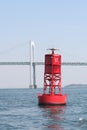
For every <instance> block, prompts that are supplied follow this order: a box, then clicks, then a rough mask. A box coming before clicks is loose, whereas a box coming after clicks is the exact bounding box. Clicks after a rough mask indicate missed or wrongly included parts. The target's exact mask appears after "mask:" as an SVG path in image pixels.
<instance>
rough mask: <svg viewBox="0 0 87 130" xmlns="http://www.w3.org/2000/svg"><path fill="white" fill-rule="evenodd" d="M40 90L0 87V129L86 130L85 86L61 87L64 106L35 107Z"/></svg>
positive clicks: (86, 102) (86, 91)
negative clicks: (65, 100)
mask: <svg viewBox="0 0 87 130" xmlns="http://www.w3.org/2000/svg"><path fill="white" fill-rule="evenodd" d="M40 92H42V89H41V88H40V89H39V88H38V89H0V130H87V87H84V86H69V87H65V88H63V93H67V94H68V100H67V105H66V106H45V107H40V106H38V100H37V94H38V93H40Z"/></svg>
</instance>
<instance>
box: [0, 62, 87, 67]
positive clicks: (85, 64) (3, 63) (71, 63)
mask: <svg viewBox="0 0 87 130" xmlns="http://www.w3.org/2000/svg"><path fill="white" fill-rule="evenodd" d="M0 65H30V62H0ZM32 65H33V66H35V65H44V62H33V63H32ZM62 65H64V66H87V62H62Z"/></svg>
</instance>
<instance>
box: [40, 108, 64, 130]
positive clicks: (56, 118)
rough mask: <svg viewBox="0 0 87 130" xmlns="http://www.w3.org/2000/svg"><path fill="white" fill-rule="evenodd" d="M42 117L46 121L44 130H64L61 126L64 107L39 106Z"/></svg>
mask: <svg viewBox="0 0 87 130" xmlns="http://www.w3.org/2000/svg"><path fill="white" fill-rule="evenodd" d="M40 108H41V109H42V113H43V114H42V115H43V117H44V118H45V119H47V120H46V122H45V124H44V126H45V128H48V129H52V130H64V128H63V127H62V126H61V122H62V121H63V117H62V116H63V114H64V113H65V108H66V106H40Z"/></svg>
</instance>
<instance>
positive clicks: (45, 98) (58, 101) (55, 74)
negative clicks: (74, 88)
mask: <svg viewBox="0 0 87 130" xmlns="http://www.w3.org/2000/svg"><path fill="white" fill-rule="evenodd" d="M49 50H51V51H52V53H51V54H46V55H45V68H44V89H43V94H38V104H39V105H65V104H66V101H67V95H66V94H64V95H63V94H62V89H61V55H59V54H55V53H54V51H55V50H57V49H54V48H52V49H49ZM57 89H58V90H59V91H57V92H56V90H57Z"/></svg>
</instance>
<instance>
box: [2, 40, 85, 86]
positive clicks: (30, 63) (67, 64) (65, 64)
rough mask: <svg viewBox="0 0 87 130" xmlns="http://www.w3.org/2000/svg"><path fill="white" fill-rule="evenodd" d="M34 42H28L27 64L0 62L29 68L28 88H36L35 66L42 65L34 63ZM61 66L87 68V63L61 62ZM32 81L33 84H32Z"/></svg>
mask: <svg viewBox="0 0 87 130" xmlns="http://www.w3.org/2000/svg"><path fill="white" fill-rule="evenodd" d="M34 49H35V44H34V42H32V41H30V51H29V53H30V54H29V55H30V61H29V62H0V66H9V65H11V66H30V85H29V87H30V88H36V87H37V85H36V66H38V65H44V62H35V60H34V59H35V58H34V55H35V54H34V53H35V52H34ZM62 66H87V62H62ZM32 79H33V83H32Z"/></svg>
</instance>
